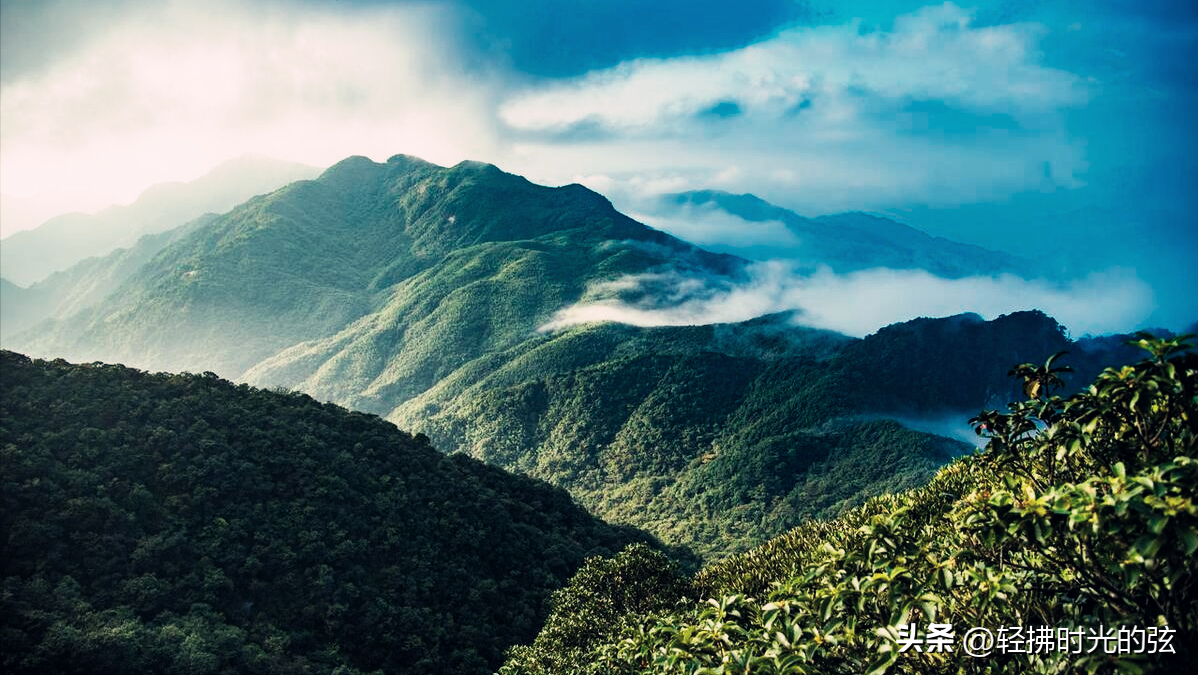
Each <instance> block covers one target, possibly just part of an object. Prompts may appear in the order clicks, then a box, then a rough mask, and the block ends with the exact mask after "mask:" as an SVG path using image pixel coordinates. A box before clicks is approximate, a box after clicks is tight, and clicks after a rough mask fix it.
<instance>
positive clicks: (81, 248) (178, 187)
mask: <svg viewBox="0 0 1198 675" xmlns="http://www.w3.org/2000/svg"><path fill="white" fill-rule="evenodd" d="M319 171H320V169H317V168H316V167H311V166H306V165H303V164H295V163H293V162H284V161H281V160H277V159H271V158H268V157H260V156H254V155H247V156H244V157H240V158H238V159H233V160H230V161H228V162H225V163H223V164H221V165H220V166H218V167H216V168H215V169H213V170H212V171H210V172H209V173H207V174H205V175H204V176H202V177H200V178H198V179H196V180H194V181H192V182H190V183H161V184H159V185H155V186H153V187H151V188H149V189H148V190H146V191H145V192H143V193H142V194H141V196H140V197H138V198H137V201H135V202H133V203H132V204H129V205H127V206H111V207H108V208H106V209H104V210H102V211H100V212H99V213H96V214H95V215H87V214H82V213H68V214H64V215H60V216H55V217H54V218H51V219H50V220H48V221H46V222H45V223H43V224H42V225H41V226H39V227H37V228H35V229H32V230H24V231H21V232H16V233H14V234H13V235H11V236H9V237H5V238H4V239H3V240H0V270H3V272H2V274H3V276H4V278H5V279H8V280H9V281H11V282H13V283H14V284H16V285H18V286H28V285H30V284H33V283H36V282H38V281H41V280H43V279H45V278H46V277H48V276H49V275H51V274H53V273H54V272H58V271H62V270H65V269H67V268H68V267H70V266H72V265H74V264H75V263H77V262H79V261H81V260H84V259H85V258H90V257H93V256H102V255H106V254H108V253H109V252H111V251H113V250H116V249H118V248H128V247H130V246H133V245H134V244H135V243H136V242H137V240H138V239H139V238H141V237H142V236H143V235H146V234H154V233H158V232H164V231H166V230H170V229H173V228H176V227H178V226H180V225H183V224H184V223H186V222H189V221H191V220H193V219H195V218H198V217H199V216H201V215H203V214H204V213H208V212H216V213H223V212H225V211H228V210H229V209H231V208H233V207H234V206H236V205H237V204H240V203H241V202H243V201H245V200H247V199H249V198H250V197H252V196H254V195H256V194H262V193H265V192H270V191H271V190H275V189H277V188H279V187H282V186H283V185H286V184H287V183H290V182H292V181H296V180H300V179H303V178H311V177H312V176H314V175H316V174H317V173H318V172H319Z"/></svg>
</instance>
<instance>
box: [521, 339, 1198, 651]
mask: <svg viewBox="0 0 1198 675" xmlns="http://www.w3.org/2000/svg"><path fill="white" fill-rule="evenodd" d="M1191 337H1192V336H1191ZM1134 343H1135V344H1136V345H1137V346H1139V347H1141V348H1142V349H1144V350H1146V351H1147V352H1148V358H1146V359H1144V360H1142V361H1140V362H1139V363H1136V364H1134V365H1126V366H1122V367H1114V368H1108V369H1106V370H1105V371H1103V372H1102V373H1101V374H1099V375H1098V376H1097V377H1096V379H1095V380H1094V383H1093V384H1092V385H1090V386H1089V387H1087V388H1085V389H1083V390H1081V391H1079V392H1077V393H1075V394H1073V395H1071V396H1068V397H1062V396H1060V395H1058V393H1057V392H1058V390H1059V388H1060V386H1061V384H1062V383H1063V380H1062V374H1063V373H1064V372H1066V371H1067V370H1068V368H1067V367H1065V366H1062V365H1060V363H1059V362H1056V363H1054V361H1056V357H1053V358H1050V359H1049V360H1048V361H1047V362H1046V363H1045V364H1044V365H1039V366H1037V365H1033V364H1023V365H1020V366H1017V367H1016V368H1014V369H1012V371H1011V373H1012V374H1013V375H1015V376H1017V377H1018V378H1019V379H1021V380H1022V382H1023V384H1024V387H1023V388H1024V392H1025V394H1026V399H1025V400H1022V401H1017V402H1014V403H1012V404H1010V405H1009V406H1008V408H1007V410H1006V411H998V410H987V411H983V412H981V413H980V414H978V416H977V417H975V418H974V419H973V420H971V422H972V424H974V425H975V428H976V429H977V432H978V433H979V435H981V436H984V437H985V438H986V439H987V444H986V447H985V450H984V451H982V452H979V453H976V454H972V455H969V456H966V457H962V458H960V459H957V460H956V461H954V462H952V463H951V464H949V465H948V466H946V467H944V468H943V469H941V470H940V471H938V472H937V473H936V475H935V477H933V479H932V480H931V481H930V482H929V483H928V484H927V485H925V486H922V487H919V488H915V489H913V490H908V491H905V492H901V493H897V494H888V495H883V496H880V497H878V498H875V499H872V500H870V501H868V502H866V503H865V504H863V505H862V506H860V507H858V508H856V509H853V510H851V511H849V512H848V513H846V514H844V515H842V516H840V517H839V518H836V519H832V520H815V521H811V522H809V523H807V524H804V525H802V526H800V527H798V528H796V529H794V530H792V531H790V532H788V533H787V534H785V535H783V536H781V537H778V538H776V539H772V540H770V541H769V542H766V543H765V544H763V545H761V546H759V547H757V548H755V549H753V550H751V551H748V552H746V553H744V554H741V555H737V556H732V557H729V558H727V559H724V560H721V561H719V562H716V563H713V564H711V565H709V566H707V567H705V568H704V569H702V570H700V571H699V572H698V573H696V574H694V575H690V576H686V575H683V574H680V573H679V571H678V569H677V567H676V566H674V565H672V564H671V562H670V561H669V560H668V559H666V558H665V557H664V556H662V555H661V554H660V553H658V552H655V551H653V550H651V549H649V548H646V547H643V546H634V547H631V548H629V549H626V550H625V551H624V552H622V553H621V554H620V555H618V556H615V557H614V558H608V559H592V560H590V561H588V562H587V564H586V565H585V566H584V567H583V569H582V570H581V571H580V572H579V573H578V574H577V575H576V576H575V577H574V579H572V580H571V582H570V584H569V585H568V586H567V587H566V588H565V589H563V590H561V591H558V592H557V593H555V594H554V596H553V605H554V611H553V613H552V614H551V616H550V617H549V620H548V621H547V622H546V626H545V628H544V629H543V630H542V632H541V634H540V635H539V636H538V637H537V639H536V640H535V641H534V642H533V643H531V644H530V645H525V646H521V647H517V648H515V649H513V650H512V651H511V653H510V655H509V659H508V661H507V663H506V664H505V665H504V667H503V669H502V670H501V671H500V672H501V673H502V674H503V675H532V674H534V673H537V674H541V673H544V674H549V673H605V674H606V673H615V674H618V673H628V674H632V673H637V674H641V673H655V674H657V673H661V674H666V673H679V674H681V673H686V674H688V675H699V674H714V673H721V674H724V673H727V674H731V673H746V674H747V673H752V674H754V675H756V674H758V673H766V674H771V673H778V674H783V673H785V674H787V675H791V674H795V675H797V674H800V673H821V674H829V673H846V674H847V673H868V674H870V675H881V674H883V673H1045V674H1047V673H1096V672H1102V673H1144V672H1161V673H1181V672H1191V670H1190V668H1191V664H1192V659H1193V658H1194V646H1195V645H1196V644H1198V640H1196V639H1195V638H1198V597H1196V594H1198V579H1195V574H1196V573H1198V565H1196V563H1198V504H1196V501H1198V494H1196V491H1198V463H1195V460H1194V452H1195V445H1196V439H1198V419H1196V416H1198V354H1195V353H1194V352H1193V351H1192V348H1191V345H1189V344H1188V343H1186V342H1185V341H1184V338H1182V339H1178V338H1174V339H1161V338H1155V337H1153V336H1151V335H1148V334H1141V335H1139V336H1138V338H1137V339H1136V340H1134ZM936 626H939V627H940V628H941V629H942V630H945V629H946V627H947V630H948V631H949V632H950V633H951V632H953V630H954V627H955V633H954V636H955V639H956V640H957V641H956V642H955V649H947V650H945V649H932V648H928V649H919V650H916V649H908V648H907V647H910V645H911V644H912V643H915V644H918V643H920V642H922V641H923V640H924V638H925V637H927V636H928V635H929V633H927V632H926V630H927V629H928V628H929V627H936ZM975 627H976V628H986V629H994V630H998V629H999V628H1003V629H1012V630H1013V629H1015V628H1018V629H1019V630H1020V631H1024V632H1023V633H1022V634H1023V635H1031V634H1033V631H1035V634H1036V635H1041V634H1043V630H1044V629H1045V628H1047V629H1050V630H1051V635H1052V636H1054V637H1053V639H1052V640H1044V641H1038V642H1029V640H1031V638H1026V637H1025V638H1021V640H1022V647H1021V646H1018V645H1016V644H1015V643H1010V644H1008V645H1005V646H1004V648H1003V649H1001V650H1000V649H998V648H997V646H996V645H995V646H992V648H991V649H990V650H988V651H987V653H986V655H985V656H984V657H976V658H975V657H972V656H970V654H969V653H968V652H967V651H966V645H965V644H963V643H964V642H965V640H964V639H963V638H964V636H965V634H966V632H967V631H968V630H969V629H971V628H975ZM1059 631H1064V633H1063V634H1064V635H1065V639H1064V641H1063V643H1062V642H1058V641H1057V636H1059V635H1060V634H1061V633H1059ZM1119 631H1122V633H1120V632H1119ZM1120 634H1123V635H1124V636H1125V637H1126V641H1125V642H1123V643H1119V642H1117V640H1119V639H1120V638H1119V635H1120ZM1071 636H1072V637H1071ZM1149 636H1151V638H1150V637H1149ZM1108 638H1109V639H1108ZM1070 640H1073V641H1072V642H1070ZM904 643H906V644H905V646H904ZM1062 644H1063V645H1064V646H1063V647H1062ZM953 645H954V642H953V641H952V640H951V639H950V640H949V643H948V644H947V646H950V647H952V646H953ZM1029 645H1034V646H1029ZM583 664H585V665H583Z"/></svg>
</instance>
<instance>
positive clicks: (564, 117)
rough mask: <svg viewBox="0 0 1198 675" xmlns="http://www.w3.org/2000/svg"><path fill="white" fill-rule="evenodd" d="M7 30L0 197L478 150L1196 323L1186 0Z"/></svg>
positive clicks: (300, 4)
mask: <svg viewBox="0 0 1198 675" xmlns="http://www.w3.org/2000/svg"><path fill="white" fill-rule="evenodd" d="M97 5H100V6H97ZM0 31H2V34H0V50H2V53H0V190H2V191H3V193H4V194H5V195H6V197H5V198H6V200H13V201H14V203H15V200H16V199H20V198H33V197H34V196H36V195H39V194H49V193H58V194H59V197H58V198H59V200H60V203H62V204H76V203H78V204H83V203H84V201H82V200H84V199H90V200H91V202H90V203H92V204H105V203H111V202H113V201H129V200H131V199H132V198H134V197H135V196H136V195H137V193H138V192H139V191H140V190H141V189H143V188H145V187H147V186H148V185H149V184H152V183H154V182H160V181H163V180H180V179H182V180H187V179H191V178H195V177H197V176H199V175H201V174H202V173H204V172H205V171H206V170H208V169H210V168H211V167H213V166H215V165H216V164H218V163H220V162H221V161H224V160H226V159H229V158H230V157H233V156H237V155H240V154H243V153H247V152H254V153H261V154H267V155H271V156H275V157H280V158H284V159H292V160H296V161H302V162H307V163H311V164H317V165H327V164H330V163H332V162H335V161H337V160H338V159H340V158H343V157H345V156H348V155H350V154H364V155H367V156H370V157H372V158H374V159H377V160H382V159H385V158H386V157H388V156H390V155H391V154H394V153H400V152H403V153H408V154H414V155H417V156H422V157H425V158H428V159H430V160H433V161H437V162H439V163H443V164H451V163H454V162H456V161H459V160H461V159H467V158H470V159H481V160H484V161H490V162H493V163H496V164H498V165H500V166H501V167H503V168H505V169H507V170H509V171H512V172H515V173H520V174H522V175H526V176H528V177H529V178H530V179H532V180H535V181H538V182H544V183H549V184H562V183H568V182H582V183H584V184H586V185H588V186H590V187H593V188H595V189H597V190H599V191H601V192H603V193H604V194H607V195H609V196H610V197H611V198H612V199H613V201H615V202H616V204H617V206H620V207H621V208H624V209H626V210H628V211H632V212H634V213H637V212H639V211H643V210H644V209H647V208H648V207H647V206H646V205H647V204H650V203H652V197H653V196H654V195H655V194H658V193H662V192H670V191H680V190H688V189H704V188H715V189H723V190H727V191H731V192H738V193H739V192H752V193H754V194H757V195H759V196H761V197H763V198H765V199H767V200H769V201H771V202H774V203H777V204H779V205H782V206H785V207H787V208H791V209H793V210H795V211H797V212H799V213H801V214H803V215H809V216H814V215H820V214H825V213H832V212H837V211H844V210H858V209H859V210H867V211H873V212H880V213H886V214H890V215H893V216H895V217H897V218H901V219H903V220H904V221H906V222H909V223H911V224H913V225H915V226H918V227H921V228H923V229H925V230H926V231H928V232H930V233H932V234H938V235H942V236H946V237H950V238H954V239H958V240H962V241H967V242H972V243H978V244H981V245H985V246H989V247H992V248H999V249H1005V250H1009V251H1011V252H1015V253H1020V254H1024V255H1029V256H1032V257H1041V256H1045V257H1046V260H1048V261H1049V262H1046V265H1050V264H1055V265H1056V266H1058V267H1060V268H1062V269H1063V270H1065V271H1066V272H1067V273H1068V274H1070V275H1073V276H1074V277H1076V278H1077V279H1078V280H1079V282H1078V283H1079V284H1080V283H1082V280H1084V279H1085V278H1086V275H1088V274H1097V273H1102V274H1107V276H1106V277H1103V278H1107V279H1122V280H1131V281H1126V282H1120V283H1122V284H1123V286H1120V287H1118V288H1112V289H1111V297H1112V298H1115V297H1120V298H1135V300H1134V301H1132V300H1128V301H1127V302H1135V303H1137V306H1136V307H1135V308H1134V309H1135V311H1125V310H1127V309H1128V308H1126V307H1119V308H1112V309H1118V310H1119V311H1118V312H1114V311H1113V312H1112V314H1118V316H1119V317H1121V319H1120V320H1122V321H1132V322H1133V323H1136V324H1141V323H1147V324H1152V323H1156V324H1165V325H1170V326H1174V327H1179V326H1182V325H1185V324H1187V323H1189V322H1192V321H1194V320H1195V319H1198V303H1196V302H1195V301H1194V300H1193V298H1192V296H1193V295H1194V294H1193V293H1191V292H1189V289H1192V288H1196V287H1198V273H1196V272H1195V266H1194V265H1193V264H1192V263H1190V262H1189V258H1190V257H1194V253H1195V252H1196V251H1198V223H1195V217H1194V215H1193V214H1194V213H1195V206H1198V205H1196V204H1195V201H1196V199H1198V198H1196V197H1195V193H1196V192H1198V190H1195V189H1194V187H1195V185H1196V184H1198V181H1196V180H1195V179H1196V177H1198V152H1196V150H1198V147H1195V146H1196V143H1195V134H1194V123H1193V122H1192V119H1194V118H1198V110H1196V108H1198V86H1196V85H1198V82H1196V79H1198V75H1196V72H1195V68H1194V66H1193V65H1192V64H1193V63H1196V62H1198V53H1196V52H1198V9H1196V4H1195V3H1190V2H1174V1H1168V2H1165V1H1161V0H1142V1H1138V2H1131V1H1123V0H1119V1H1115V0H1093V1H1081V0H1062V1H1056V2H978V3H967V2H962V3H960V4H952V3H945V4H936V3H923V2H906V1H899V0H895V1H886V2H881V1H862V0H858V1H852V0H850V1H848V2H830V1H823V2H819V1H817V2H792V1H790V0H761V1H759V2H756V1H755V2H724V1H706V2H705V1H699V0H692V1H688V2H682V1H679V0H662V1H661V2H643V1H640V2H634V1H633V0H606V1H604V0H587V1H580V2H560V1H558V2H550V1H548V0H544V1H542V0H533V1H527V2H502V1H484V0H473V1H458V2H419V3H417V2H388V1H385V0H373V1H358V2H353V1H349V0H344V1H336V0H275V1H273V2H244V1H242V2H239V1H234V0H216V1H214V2H205V3H199V2H181V1H178V0H175V1H167V2H152V3H151V2H148V1H146V0H115V1H113V2H107V3H84V2H75V1H63V0H59V1H54V0H50V1H49V2H36V3H35V2H23V1H21V0H3V2H0ZM72 199H74V200H76V201H74V202H72V201H71V200H72ZM729 228H730V229H729V236H736V237H740V238H743V236H744V233H743V232H733V230H735V229H736V228H735V227H734V226H729ZM6 231H7V230H6ZM1111 270H1116V271H1115V272H1111ZM1086 283H1091V286H1093V283H1096V282H1093V279H1092V278H1091V279H1090V281H1089V282H1086ZM1127 284H1133V285H1134V284H1139V286H1137V287H1136V289H1131V290H1132V291H1135V292H1129V289H1128V288H1127V287H1126V285H1127ZM1145 288H1147V289H1148V292H1147V293H1145V292H1143V291H1144V289H1145ZM1137 289H1138V290H1137ZM1054 290H1060V289H1054ZM1089 293H1090V295H1089V296H1087V297H1090V298H1091V300H1090V301H1089V302H1090V305H1089V306H1088V308H1087V311H1089V312H1090V313H1092V314H1098V313H1101V312H1103V311H1104V310H1103V308H1102V303H1101V301H1098V300H1094V299H1093V298H1101V297H1102V296H1103V293H1102V292H1101V291H1093V290H1091V291H1090V292H1089ZM1007 295H1008V296H1010V295H1011V294H1009V293H1008V294H1007ZM1016 295H1017V294H1016ZM1066 296H1068V294H1066ZM1008 304H1010V303H1008ZM1004 307H1005V306H1004ZM962 309H968V308H962ZM911 311H919V309H918V306H913V307H912V310H911ZM994 311H1000V310H999V309H995V310H994ZM1126 317H1138V318H1135V319H1128V318H1126ZM1087 327H1090V326H1087ZM1095 327H1096V328H1097V329H1102V328H1105V327H1104V326H1098V325H1095ZM1132 327H1134V326H1128V328H1132ZM1077 330H1078V329H1076V328H1075V332H1077Z"/></svg>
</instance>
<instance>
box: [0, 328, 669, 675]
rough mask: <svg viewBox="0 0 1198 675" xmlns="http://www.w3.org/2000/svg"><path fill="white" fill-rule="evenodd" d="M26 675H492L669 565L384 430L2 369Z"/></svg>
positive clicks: (73, 370)
mask: <svg viewBox="0 0 1198 675" xmlns="http://www.w3.org/2000/svg"><path fill="white" fill-rule="evenodd" d="M0 383H2V387H3V389H2V393H3V395H2V396H0V476H2V481H3V488H2V493H0V494H2V495H3V510H2V513H0V541H2V542H3V547H4V549H3V556H0V583H2V584H3V591H2V595H0V617H2V619H0V621H2V627H0V640H2V643H3V645H4V648H3V650H0V665H2V667H3V670H4V671H5V672H9V673H48V672H50V673H53V672H58V673H128V672H162V673H314V672H325V673H328V672H337V673H343V674H349V673H371V672H404V673H461V674H467V673H468V674H471V675H474V674H479V673H487V672H491V671H493V670H494V668H496V667H497V666H498V665H499V663H500V660H501V658H502V654H503V651H504V649H506V648H507V647H508V646H510V645H511V644H513V643H515V642H518V641H522V640H530V639H532V638H533V637H534V636H535V635H536V632H537V630H539V628H540V626H541V623H542V621H543V619H544V616H545V612H546V604H545V603H546V598H547V596H548V594H549V593H550V592H551V591H552V590H554V589H556V588H558V587H560V586H562V585H563V584H564V583H565V582H566V581H567V580H568V579H569V578H570V576H571V575H572V574H573V573H574V572H575V570H576V569H577V568H578V567H579V566H580V565H581V564H582V561H583V560H584V559H585V558H587V557H588V556H594V555H607V554H613V553H615V552H617V551H619V550H620V549H622V548H623V547H624V546H626V545H627V544H629V543H633V542H651V539H650V538H649V537H647V536H646V535H644V534H641V533H639V532H637V531H635V530H632V529H631V528H626V527H613V526H610V525H607V524H605V523H603V522H602V521H600V520H599V519H597V518H595V517H593V516H591V515H590V514H588V513H587V512H585V511H584V510H582V509H581V508H579V507H578V506H577V505H575V504H574V502H573V501H572V500H571V499H570V497H569V495H567V494H566V493H565V492H564V491H562V490H560V489H557V488H552V487H550V486H548V485H546V484H544V483H541V482H539V481H535V480H531V479H527V478H523V477H520V476H515V475H511V474H508V473H506V472H503V471H501V470H499V469H496V468H492V467H488V466H486V465H484V464H482V463H481V462H478V461H476V460H473V459H469V458H467V457H464V456H454V457H450V456H446V455H443V454H441V453H440V452H438V451H436V450H435V449H433V448H432V447H431V446H430V445H429V444H428V441H427V439H426V438H424V437H422V436H411V435H409V434H407V433H404V432H402V431H400V430H399V429H397V428H395V426H394V425H392V424H390V423H388V422H384V421H383V420H380V419H379V418H377V417H375V416H372V415H366V414H362V413H355V412H349V411H347V410H345V409H343V408H340V407H338V406H335V405H331V404H322V403H318V402H317V401H315V400H313V399H312V398H311V397H309V396H307V395H304V394H298V393H294V392H285V391H268V390H262V389H254V388H250V387H248V386H246V385H234V384H232V383H230V382H228V381H226V380H222V379H220V378H218V377H216V376H215V375H213V374H211V373H205V374H200V375H193V374H177V375H176V374H148V373H145V372H142V371H138V370H135V369H131V368H125V367H123V366H118V365H105V364H99V363H94V364H77V365H76V364H69V363H67V362H65V361H61V360H57V361H53V362H47V361H41V360H38V361H33V360H30V359H28V358H26V357H24V356H21V355H19V354H15V353H13V352H8V351H3V352H0Z"/></svg>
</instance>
